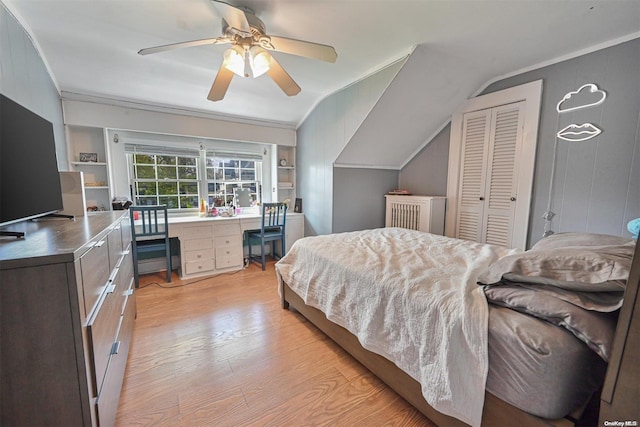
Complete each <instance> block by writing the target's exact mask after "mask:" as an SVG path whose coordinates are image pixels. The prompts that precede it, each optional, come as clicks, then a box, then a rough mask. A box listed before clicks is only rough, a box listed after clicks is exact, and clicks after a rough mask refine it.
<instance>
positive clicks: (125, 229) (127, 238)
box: [120, 217, 131, 251]
mask: <svg viewBox="0 0 640 427" xmlns="http://www.w3.org/2000/svg"><path fill="white" fill-rule="evenodd" d="M120 234H121V235H122V250H123V251H126V250H127V248H128V247H129V245H130V244H131V219H129V217H127V218H126V219H123V220H122V221H120Z"/></svg>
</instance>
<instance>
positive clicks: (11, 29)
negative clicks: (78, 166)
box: [0, 3, 69, 171]
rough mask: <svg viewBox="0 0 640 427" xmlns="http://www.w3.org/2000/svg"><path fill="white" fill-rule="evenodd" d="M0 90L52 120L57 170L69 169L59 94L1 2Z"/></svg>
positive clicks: (36, 55) (22, 31)
mask: <svg viewBox="0 0 640 427" xmlns="http://www.w3.org/2000/svg"><path fill="white" fill-rule="evenodd" d="M0 92H1V93H2V94H3V95H5V96H6V97H8V98H11V99H12V100H14V101H15V102H17V103H19V104H21V105H23V106H24V107H26V108H28V109H30V110H31V111H33V112H34V113H36V114H38V115H40V116H42V117H44V118H45V119H47V120H49V121H50V122H51V123H53V131H54V136H55V140H56V157H57V160H58V170H61V171H65V170H69V163H68V158H67V144H66V138H65V133H64V122H63V116H62V103H61V101H60V94H59V93H58V90H57V88H56V86H55V84H54V82H53V80H52V79H51V76H50V75H49V72H48V71H47V68H46V66H45V64H44V62H43V60H42V58H41V57H40V55H39V53H38V52H37V51H36V49H35V47H34V46H33V43H32V42H31V38H30V37H29V35H28V34H27V33H26V32H25V30H24V28H22V26H21V25H20V23H18V21H17V20H16V19H15V17H14V16H13V15H12V14H11V13H10V12H9V11H8V10H7V9H6V7H5V5H4V3H2V4H1V5H0Z"/></svg>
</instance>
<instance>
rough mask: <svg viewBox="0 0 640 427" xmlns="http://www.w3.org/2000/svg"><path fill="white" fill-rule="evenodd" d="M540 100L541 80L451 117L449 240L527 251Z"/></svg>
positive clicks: (482, 99)
mask: <svg viewBox="0 0 640 427" xmlns="http://www.w3.org/2000/svg"><path fill="white" fill-rule="evenodd" d="M541 98H542V80H537V81H534V82H530V83H526V84H523V85H520V86H514V87H512V88H509V89H503V90H499V91H496V92H491V93H488V94H486V95H481V96H478V97H475V98H471V99H469V100H467V102H466V103H465V104H464V105H463V106H462V107H461V108H460V109H459V110H458V111H457V112H456V113H455V114H453V116H452V118H451V139H450V143H449V171H448V174H447V210H446V220H445V235H446V236H449V237H459V238H463V239H468V240H474V241H477V242H487V243H493V244H499V245H504V246H507V247H511V248H519V249H526V246H527V233H528V229H529V222H530V219H529V210H530V206H531V193H532V188H533V170H534V164H535V159H536V143H537V140H538V121H539V118H540V101H541Z"/></svg>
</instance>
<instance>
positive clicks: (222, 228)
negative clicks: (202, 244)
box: [213, 221, 241, 237]
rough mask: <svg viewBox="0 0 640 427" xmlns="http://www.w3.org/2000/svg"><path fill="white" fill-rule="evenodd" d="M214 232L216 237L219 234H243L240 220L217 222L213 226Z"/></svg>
mask: <svg viewBox="0 0 640 427" xmlns="http://www.w3.org/2000/svg"><path fill="white" fill-rule="evenodd" d="M213 234H214V235H215V236H216V237H219V236H239V235H240V234H241V231H240V221H233V222H231V221H229V222H228V223H226V224H216V225H214V226H213Z"/></svg>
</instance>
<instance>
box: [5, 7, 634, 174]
mask: <svg viewBox="0 0 640 427" xmlns="http://www.w3.org/2000/svg"><path fill="white" fill-rule="evenodd" d="M2 2H3V3H5V4H6V5H7V7H8V9H9V10H10V11H11V12H12V13H13V14H14V15H16V17H17V18H18V20H19V21H20V22H21V23H22V24H23V25H24V27H25V28H26V29H27V31H28V32H29V33H30V34H31V35H32V37H33V39H34V42H35V44H36V45H37V46H38V48H39V50H40V52H41V54H42V56H43V58H44V60H45V62H46V63H47V64H48V67H49V68H50V71H51V72H52V74H53V77H54V80H55V81H56V83H57V85H58V88H59V90H60V91H61V93H62V95H63V98H67V99H91V100H97V101H99V102H104V103H118V102H129V103H134V104H139V105H146V106H152V107H171V108H174V109H178V110H183V111H193V112H198V113H206V114H211V115H214V116H216V117H226V118H231V119H235V118H240V119H243V120H251V121H259V122H269V123H273V124H275V125H279V126H281V125H284V126H286V127H294V128H295V127H297V126H299V125H300V124H301V122H302V121H303V120H304V118H305V117H306V116H307V115H308V114H309V112H310V111H312V109H313V108H314V106H315V105H316V104H317V103H318V102H320V101H321V100H322V99H323V98H325V97H326V96H328V95H329V94H331V93H334V92H335V91H337V90H339V89H341V88H343V87H345V86H348V85H349V84H351V83H353V82H354V81H357V80H359V79H361V78H363V77H365V76H367V75H368V74H370V73H372V72H374V71H375V70H377V69H379V68H381V67H383V66H384V65H386V64H389V63H390V62H392V61H394V60H396V59H398V58H401V57H403V56H406V55H407V54H408V53H409V52H411V51H412V50H413V47H414V46H416V45H418V44H423V45H426V46H427V47H428V49H426V50H424V52H423V53H424V54H425V55H427V57H426V58H424V61H423V63H426V64H428V66H427V67H425V69H424V74H423V76H422V78H424V79H425V80H428V81H429V82H430V83H429V85H427V86H426V87H425V89H427V90H428V93H426V94H421V95H420V96H421V97H422V98H423V104H425V106H424V108H427V109H431V110H433V109H436V108H440V106H442V105H443V104H447V103H448V102H449V97H450V91H444V92H441V91H438V87H443V86H445V85H447V86H449V87H450V89H451V90H453V91H454V92H458V91H460V92H461V93H460V95H461V96H463V97H467V96H469V95H471V93H470V92H472V91H473V89H474V88H475V86H477V84H478V81H486V80H487V79H490V78H492V77H496V76H500V75H503V74H507V73H510V72H513V71H515V70H518V69H523V68H526V67H530V66H532V65H534V64H539V63H542V62H544V61H549V60H552V59H553V58H557V57H562V56H564V55H568V54H571V53H573V52H576V51H580V50H582V49H587V48H590V47H592V46H594V45H598V44H602V43H607V42H609V41H610V40H613V39H617V38H624V37H630V36H631V35H633V34H636V36H640V33H639V32H640V0H626V1H618V0H555V1H542V0H498V1H493V0H441V1H436V0H400V1H391V0H389V1H385V0H359V1H353V0H352V1H339V0H229V2H230V3H232V4H233V5H235V6H247V7H249V8H251V9H253V11H254V12H255V13H256V15H257V16H258V17H259V18H260V19H262V21H264V23H265V25H266V29H267V33H269V34H272V35H278V36H283V37H288V38H295V39H302V40H309V41H314V42H318V43H322V44H327V45H332V46H334V47H335V49H336V51H337V53H338V59H337V61H336V63H334V64H331V63H326V62H321V61H317V60H312V59H308V58H303V57H298V56H293V55H288V54H283V53H274V56H275V57H277V60H278V61H279V62H280V63H281V64H282V66H283V67H284V68H285V69H286V70H287V71H288V72H289V74H290V75H291V77H292V78H293V79H294V80H295V81H296V82H297V83H298V84H299V85H300V86H301V88H302V92H301V93H300V94H298V95H297V96H294V97H287V96H286V95H285V94H284V93H282V91H281V90H280V89H279V88H278V87H277V86H276V85H275V84H274V82H273V81H271V80H270V79H269V78H268V77H267V76H266V75H264V76H261V77H259V78H256V79H251V78H235V79H234V80H233V81H232V82H231V85H230V88H229V91H228V92H227V96H226V97H225V98H224V99H223V100H222V101H219V102H211V101H208V100H207V94H208V92H209V89H210V87H211V84H212V82H213V80H214V78H215V75H216V72H217V70H218V67H219V66H220V64H221V61H222V58H223V52H224V50H225V49H226V48H227V46H218V45H207V46H199V47H191V48H187V49H181V50H174V51H169V52H162V53H158V54H155V55H149V56H140V55H138V54H137V52H138V50H139V49H141V48H146V47H150V46H157V45H163V44H169V43H177V42H182V41H188V40H194V39H202V38H210V37H218V36H220V35H221V34H222V29H221V17H220V15H219V14H218V12H217V10H216V8H215V7H213V5H212V3H211V1H210V0H154V1H148V0H103V1H95V0H2ZM429 52H433V56H432V57H431V58H429V57H428V55H429ZM464 64H467V65H464ZM460 66H468V67H469V69H468V70H460V69H459V67H460ZM469 70H471V71H473V76H474V78H473V79H472V81H470V80H468V76H467V75H469V74H470V73H469V72H468V71H469ZM462 79H465V80H462ZM410 89H411V88H410V87H409V88H407V87H403V88H401V90H402V91H405V92H408V93H409V92H411V90H410ZM415 96H417V95H415ZM450 113H451V112H450V111H449V112H448V114H450ZM438 120H439V119H438ZM347 155H348V153H346V154H345V156H347ZM347 160H348V159H347ZM347 163H348V162H347Z"/></svg>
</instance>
